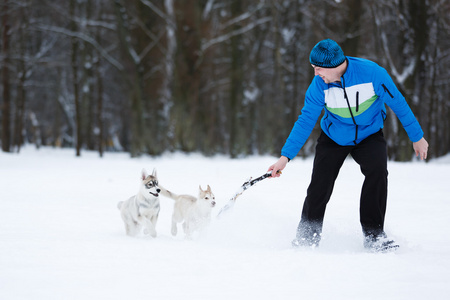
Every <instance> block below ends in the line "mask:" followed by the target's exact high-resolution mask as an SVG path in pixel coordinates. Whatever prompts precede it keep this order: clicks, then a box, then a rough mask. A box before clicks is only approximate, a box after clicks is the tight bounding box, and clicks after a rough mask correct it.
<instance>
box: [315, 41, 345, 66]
mask: <svg viewBox="0 0 450 300" xmlns="http://www.w3.org/2000/svg"><path fill="white" fill-rule="evenodd" d="M309 61H310V63H311V64H313V65H315V66H318V67H322V68H336V67H337V66H339V65H340V64H342V63H343V62H344V61H345V55H344V51H342V49H341V47H339V45H338V44H337V43H336V42H335V41H333V40H330V39H326V40H322V41H320V42H319V43H317V45H315V46H314V48H313V49H312V50H311V54H310V55H309Z"/></svg>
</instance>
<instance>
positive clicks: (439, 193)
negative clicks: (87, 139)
mask: <svg viewBox="0 0 450 300" xmlns="http://www.w3.org/2000/svg"><path fill="white" fill-rule="evenodd" d="M275 160H276V158H275V157H267V156H264V157H250V158H246V159H236V160H231V159H228V158H226V157H223V156H218V157H213V158H205V157H202V156H201V155H184V154H167V155H164V156H162V157H159V158H152V157H143V158H138V159H131V158H129V156H128V155H127V154H123V153H107V154H106V155H105V157H104V158H103V159H100V158H98V154H97V153H92V152H83V154H82V157H80V158H77V157H75V155H74V151H73V150H55V149H51V148H43V149H40V150H35V149H34V148H31V147H27V148H25V149H23V150H22V152H21V153H20V154H19V155H18V154H5V153H0V203H1V208H0V299H2V300H5V299H6V300H9V299H227V300H228V299H262V300H264V299H280V300H281V299H308V300H312V299H396V300H398V299H408V300H411V299H444V298H446V297H448V295H449V293H450V287H449V282H450V238H449V235H450V234H449V229H450V181H449V173H450V157H445V158H442V159H439V160H435V161H432V162H430V163H423V162H419V161H415V162H411V163H394V162H390V163H389V170H390V174H389V184H390V188H389V200H388V212H387V216H386V231H387V233H388V235H389V236H390V237H392V238H394V239H396V241H398V242H399V243H400V244H401V248H400V250H398V251H397V252H396V253H388V254H373V253H367V252H365V251H364V249H363V247H362V234H361V229H360V225H359V216H358V199H359V191H360V188H361V183H362V180H363V178H362V175H361V174H360V172H359V169H358V166H357V165H356V164H355V163H354V162H353V160H351V159H349V160H348V161H347V162H346V163H345V164H344V167H343V169H342V170H341V174H340V176H339V178H338V181H337V183H336V187H335V191H334V194H333V196H332V199H331V201H330V203H329V205H328V209H327V213H326V218H325V224H324V231H323V239H322V243H321V246H320V248H318V249H302V250H295V249H292V248H291V247H290V243H291V240H292V238H293V237H294V233H295V229H296V226H297V223H298V221H299V215H300V211H301V207H302V203H303V199H304V197H305V192H306V188H307V185H308V183H309V177H310V174H311V165H312V159H306V160H302V159H300V158H297V159H295V160H293V161H292V162H290V163H289V165H288V166H287V168H286V169H285V171H284V172H283V175H282V176H281V177H280V178H277V179H266V180H264V181H262V182H260V183H258V184H256V185H255V186H253V187H252V188H250V189H249V190H247V191H246V192H245V193H244V194H243V195H242V196H240V197H239V198H238V200H237V203H236V205H235V207H234V209H233V210H232V211H231V212H230V213H229V214H227V215H226V216H225V217H224V218H221V219H216V218H214V219H213V220H212V223H211V225H210V227H209V229H208V231H207V232H206V233H204V234H202V235H199V236H197V237H196V238H195V239H194V240H192V241H187V240H185V239H184V238H183V236H182V235H179V236H177V237H172V236H171V234H170V216H171V211H172V205H173V203H172V200H170V199H167V198H162V199H161V206H162V207H161V214H160V218H159V222H158V224H157V231H158V237H157V238H156V239H152V238H150V237H145V236H141V237H137V238H130V237H127V236H126V235H125V232H124V228H123V223H122V220H121V219H120V215H119V211H118V209H117V207H116V205H117V202H118V201H121V200H126V199H127V198H128V197H130V196H131V195H133V194H135V193H136V192H137V189H138V184H139V176H140V171H141V169H142V168H146V169H147V170H148V171H151V170H152V169H153V168H154V167H156V168H157V171H158V176H159V181H160V182H161V184H162V185H164V186H165V187H167V188H169V189H171V190H173V191H174V192H177V193H187V194H192V195H197V191H198V186H199V185H200V184H201V185H202V186H203V187H206V185H207V184H209V185H210V186H211V187H212V190H213V192H214V193H215V196H216V200H217V202H218V204H217V206H216V208H214V216H215V215H216V214H217V212H218V211H219V210H220V208H221V207H223V206H224V205H225V204H226V203H227V201H228V199H229V198H230V197H232V196H233V194H234V193H235V192H236V190H237V189H238V188H239V187H240V185H241V184H242V183H243V182H244V181H245V180H246V179H248V177H250V176H253V177H257V176H259V175H262V174H264V173H265V171H266V170H267V168H268V166H269V165H270V164H272V163H274V162H275Z"/></svg>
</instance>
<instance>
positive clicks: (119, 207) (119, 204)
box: [117, 201, 123, 209]
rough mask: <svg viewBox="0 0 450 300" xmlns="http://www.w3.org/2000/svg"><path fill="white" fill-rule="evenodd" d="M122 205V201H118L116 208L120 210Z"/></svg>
mask: <svg viewBox="0 0 450 300" xmlns="http://www.w3.org/2000/svg"><path fill="white" fill-rule="evenodd" d="M122 204H123V201H120V202H119V203H117V208H118V209H121V208H122Z"/></svg>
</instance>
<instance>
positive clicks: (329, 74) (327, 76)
mask: <svg viewBox="0 0 450 300" xmlns="http://www.w3.org/2000/svg"><path fill="white" fill-rule="evenodd" d="M311 66H312V67H313V68H314V75H318V76H320V78H322V80H323V81H324V82H325V83H332V82H335V81H341V75H340V72H339V70H337V68H322V67H318V66H315V65H311Z"/></svg>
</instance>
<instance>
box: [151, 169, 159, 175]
mask: <svg viewBox="0 0 450 300" xmlns="http://www.w3.org/2000/svg"><path fill="white" fill-rule="evenodd" d="M152 176H154V177H158V176H156V168H153V172H152Z"/></svg>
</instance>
